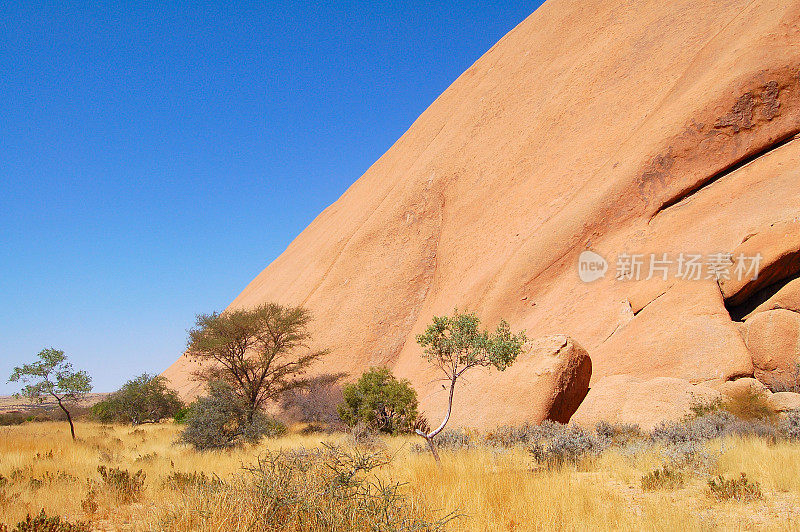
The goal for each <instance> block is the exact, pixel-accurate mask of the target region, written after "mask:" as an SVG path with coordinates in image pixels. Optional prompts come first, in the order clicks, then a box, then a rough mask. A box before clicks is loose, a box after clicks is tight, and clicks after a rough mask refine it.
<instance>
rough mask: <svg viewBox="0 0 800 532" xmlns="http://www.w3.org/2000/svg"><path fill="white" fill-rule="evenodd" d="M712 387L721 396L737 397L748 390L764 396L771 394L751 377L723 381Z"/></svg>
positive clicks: (758, 381) (763, 385)
mask: <svg viewBox="0 0 800 532" xmlns="http://www.w3.org/2000/svg"><path fill="white" fill-rule="evenodd" d="M712 387H713V388H714V389H715V390H717V391H718V392H720V393H722V394H723V395H728V396H732V395H739V394H741V393H742V392H745V391H748V390H749V391H753V392H756V393H759V394H764V395H769V394H770V393H771V392H770V391H769V388H767V386H766V385H765V384H764V383H763V382H761V381H760V380H758V379H754V378H752V377H742V378H741V379H735V380H732V381H725V382H723V383H720V384H717V385H712Z"/></svg>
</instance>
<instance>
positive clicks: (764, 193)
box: [165, 0, 800, 424]
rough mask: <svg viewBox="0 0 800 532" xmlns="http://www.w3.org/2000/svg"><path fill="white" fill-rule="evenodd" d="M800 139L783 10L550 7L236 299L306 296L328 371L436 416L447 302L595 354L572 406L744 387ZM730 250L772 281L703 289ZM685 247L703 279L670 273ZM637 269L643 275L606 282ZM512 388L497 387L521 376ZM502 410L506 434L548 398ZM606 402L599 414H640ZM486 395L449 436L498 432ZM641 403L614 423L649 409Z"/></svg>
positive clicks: (784, 0) (185, 384) (780, 255)
mask: <svg viewBox="0 0 800 532" xmlns="http://www.w3.org/2000/svg"><path fill="white" fill-rule="evenodd" d="M799 132H800V3H798V2H797V1H796V0H791V1H789V0H714V1H709V2H696V1H693V0H673V1H670V2H663V1H661V0H642V1H638V2H628V1H623V0H548V1H547V2H546V3H545V4H544V5H543V6H542V7H541V8H539V9H538V10H537V11H536V12H535V13H533V14H532V15H531V16H530V17H529V18H528V19H526V20H525V21H524V22H522V23H521V24H520V25H519V26H518V27H516V28H515V29H514V30H512V31H511V32H510V33H509V34H508V35H506V36H505V37H504V38H503V39H501V40H500V42H498V43H497V44H496V45H495V46H493V47H492V48H491V49H490V50H489V51H488V52H487V53H486V54H485V55H484V56H483V57H481V58H480V59H479V60H478V61H477V62H476V63H475V64H474V65H473V66H472V67H470V68H469V69H468V70H467V71H466V72H464V74H462V75H461V76H460V77H459V78H458V79H457V80H456V81H455V82H454V83H453V84H452V86H451V87H450V88H448V89H447V90H446V91H445V92H444V93H443V94H442V95H441V96H440V97H439V98H437V100H436V101H435V102H434V103H433V104H432V105H431V106H430V107H429V108H428V109H427V110H426V111H425V112H424V113H423V114H422V115H421V116H420V117H419V119H418V120H417V121H416V122H415V123H414V124H413V125H412V126H411V128H410V129H409V130H408V132H406V134H404V135H403V136H402V137H401V138H400V139H399V140H398V141H397V143H396V144H395V145H394V146H392V148H391V149H390V150H389V151H388V152H387V153H386V154H384V155H383V156H382V157H381V158H380V159H379V160H378V161H377V162H376V163H375V164H374V165H373V166H372V167H371V168H370V169H369V170H368V171H367V172H366V174H364V175H363V176H362V177H361V178H360V179H358V180H357V181H356V182H355V183H354V184H353V185H352V186H351V187H350V188H349V189H348V190H347V191H346V192H345V193H344V194H343V195H342V197H341V198H340V199H339V200H338V201H336V202H335V203H334V204H333V205H331V206H330V207H328V208H327V209H325V211H323V212H322V213H321V214H320V215H319V216H318V217H317V218H316V219H315V220H314V221H313V222H312V223H311V225H309V227H308V228H306V229H305V230H304V231H303V232H302V233H301V234H300V235H299V236H298V237H297V238H296V239H295V240H294V242H292V243H291V245H290V246H289V247H288V248H287V249H286V251H285V252H284V253H283V254H282V255H281V256H280V257H278V258H277V259H276V260H275V261H274V262H273V263H272V264H270V265H269V266H268V267H267V268H266V269H265V270H264V271H263V272H261V274H259V275H258V276H257V277H256V278H255V279H254V280H253V281H252V282H251V283H250V284H249V285H248V286H247V287H246V288H245V289H244V291H243V292H242V293H241V294H240V295H239V296H238V297H237V298H236V299H235V300H234V301H233V302H232V303H231V307H232V308H238V307H247V306H251V305H255V304H258V303H262V302H265V301H277V302H281V303H288V304H302V305H305V306H306V307H308V308H309V309H310V310H311V311H312V312H313V313H314V315H315V318H316V321H315V325H314V331H313V332H314V339H315V342H317V343H318V344H319V345H320V346H325V347H327V348H330V349H331V351H332V354H331V355H330V356H329V357H328V358H327V360H326V361H325V362H324V364H322V365H321V366H320V367H319V368H318V371H319V372H321V373H324V372H338V371H345V372H348V373H349V374H351V375H352V376H353V377H355V376H357V375H358V374H360V373H361V372H362V371H364V370H365V369H366V368H368V367H369V366H372V365H378V364H383V365H387V366H389V367H391V368H392V369H393V371H394V372H395V373H396V374H397V375H398V376H401V377H406V378H408V379H410V380H411V381H412V383H413V384H414V386H415V387H416V388H417V390H418V392H419V395H420V397H421V407H422V409H423V410H424V411H425V412H426V413H427V414H428V415H429V417H431V418H434V417H436V416H437V412H438V411H439V406H440V403H439V399H438V398H437V394H436V392H437V390H438V389H439V384H438V383H437V382H435V374H434V373H433V371H432V370H431V369H430V368H428V367H427V366H426V364H425V361H424V360H423V359H422V358H421V357H420V350H419V348H418V346H417V345H416V343H415V341H414V337H415V335H416V334H418V333H419V332H421V331H422V330H423V329H424V327H425V326H426V325H427V323H428V322H429V321H430V319H431V317H432V316H433V315H435V314H445V313H449V312H451V311H452V309H453V307H455V306H458V307H459V308H461V309H468V310H474V311H476V312H477V313H478V314H479V315H480V316H481V318H482V320H483V322H484V323H485V324H486V325H487V326H490V327H493V326H494V324H496V323H497V321H498V320H499V319H500V318H505V319H507V320H508V321H509V322H510V323H511V325H512V328H513V329H525V330H526V331H527V334H528V337H531V338H535V337H541V336H548V335H558V334H563V335H568V336H569V337H571V338H574V339H575V341H576V342H577V343H579V344H580V345H581V346H583V347H584V348H585V349H586V350H587V351H588V353H589V355H590V356H591V359H592V381H593V382H592V384H591V386H592V392H590V393H589V396H588V397H587V399H586V401H589V400H590V399H591V398H592V396H593V394H596V393H599V390H600V389H601V388H600V383H601V382H602V383H604V384H603V387H610V386H611V385H612V384H613V383H617V384H616V385H618V386H630V385H631V383H651V384H647V385H645V384H637V385H636V386H637V389H639V390H640V392H639V395H638V397H639V403H641V404H647V403H646V402H645V401H646V400H647V398H648V397H650V398H651V399H652V401H659V399H657V398H658V397H662V395H659V394H661V392H660V391H659V390H663V389H664V388H667V387H668V386H666V385H663V383H665V382H666V383H672V382H674V383H677V382H681V383H682V384H681V386H682V387H683V388H685V387H686V386H689V385H692V386H696V385H706V384H707V385H716V384H721V383H722V382H724V381H726V380H729V379H733V378H736V377H748V376H752V375H753V371H754V369H753V363H752V360H751V356H750V353H749V350H748V349H747V347H746V345H745V342H744V340H743V338H742V337H741V336H738V335H737V327H738V326H737V325H736V323H735V321H736V320H741V319H742V318H743V317H745V316H747V315H749V314H750V313H751V312H752V311H753V310H754V309H756V308H757V307H758V306H759V305H760V304H761V303H764V302H765V301H767V299H764V298H763V297H761V296H760V295H759V294H763V292H764V291H767V292H771V291H774V289H775V288H776V287H778V288H779V287H781V286H783V285H786V286H787V287H788V284H786V283H787V281H788V280H790V279H792V278H795V277H796V276H797V274H798V268H800V264H799V263H800V259H799V258H798V256H799V254H798V249H800V247H798V244H800V235H798V232H797V231H796V230H795V229H793V228H795V227H797V224H798V223H799V222H798V221H799V220H800V187H799V186H798V182H800V140H796V139H795V135H797V134H798V133H799ZM587 250H591V251H593V252H594V253H596V254H597V255H599V256H600V257H602V258H601V259H600V260H603V259H604V260H605V261H607V263H606V267H607V270H606V274H605V275H604V276H601V277H600V278H599V279H596V280H594V281H593V282H583V281H582V280H581V277H584V278H586V276H583V275H579V274H580V273H581V272H580V270H579V259H580V257H581V256H582V253H583V252H584V251H587ZM735 252H738V254H737V255H735V256H734V257H733V259H734V262H736V258H737V257H738V255H744V254H750V253H760V254H761V255H762V256H763V261H762V262H761V264H760V265H759V266H760V271H761V272H763V275H761V276H760V277H759V279H753V277H754V272H752V271H749V272H748V271H743V272H741V273H744V274H746V275H745V276H744V277H743V278H742V279H738V277H737V276H736V275H735V270H734V269H733V268H731V269H730V270H729V272H728V274H729V276H730V279H727V278H725V277H724V276H723V277H720V276H719V275H715V274H714V272H715V271H716V272H717V274H719V273H720V272H719V270H718V269H717V270H712V266H713V265H714V264H721V263H723V262H725V261H724V260H721V258H720V257H717V255H718V254H720V253H723V254H724V253H735ZM664 254H666V257H665V255H664ZM693 254H694V255H699V256H701V260H700V263H701V266H702V271H701V272H700V274H699V280H695V278H694V276H693V275H686V273H687V272H686V271H683V272H682V273H683V274H684V275H683V277H682V278H679V275H678V274H679V273H681V272H680V271H679V270H680V269H681V268H682V269H683V270H690V268H688V267H686V266H687V263H686V262H685V261H684V262H680V259H686V258H687V257H689V256H690V255H693ZM651 255H652V256H651ZM631 257H633V258H634V259H636V261H642V262H643V264H642V265H641V268H642V269H641V272H640V273H641V275H639V276H638V277H639V278H638V279H637V278H636V277H637V276H635V275H633V272H631V275H621V277H622V280H617V279H616V277H617V274H618V273H621V274H627V273H628V272H627V269H628V268H627V267H626V266H625V265H626V264H629V262H631V261H630V259H631ZM653 258H658V259H662V258H666V259H668V260H669V261H671V262H670V264H669V268H667V270H664V271H663V272H662V269H659V268H655V269H653V268H652V266H653V264H654V262H655V261H653V260H651V259H653ZM636 261H634V262H636ZM739 262H741V261H739ZM738 264H739V263H738V262H737V265H738ZM661 265H662V266H663V263H662V264H661ZM731 266H732V265H731ZM602 269H603V268H602V267H600V268H599V269H598V270H595V271H602ZM747 269H749V268H747ZM648 278H649V279H648ZM719 281H721V282H719ZM720 284H721V285H722V288H720ZM776 297H777V295H776ZM732 318H733V319H732ZM190 370H191V367H190V363H189V362H188V361H187V360H186V359H185V358H183V357H182V358H181V359H179V360H178V361H177V362H176V363H175V364H174V365H173V366H172V367H170V368H169V369H168V370H167V371H166V372H165V375H166V376H167V377H169V379H170V380H171V381H172V383H173V384H174V385H175V386H177V387H178V388H179V389H180V390H181V391H182V393H184V394H186V395H190V394H192V393H193V392H194V391H195V390H196V385H195V384H194V383H192V382H190V381H189V380H188V378H187V376H188V375H189V372H190ZM512 375H513V379H519V382H510V381H504V382H503V383H502V385H503V386H509V387H510V389H525V386H527V385H528V384H527V383H528V382H530V377H529V376H528V375H526V374H523V372H515V373H509V374H508V375H506V378H507V379H511V378H512V377H511V376H512ZM619 375H627V377H619ZM615 376H616V377H615ZM612 377H613V378H612ZM482 378H485V379H492V378H494V377H493V376H492V375H491V374H487V375H486V376H485V377H473V378H472V381H473V382H472V384H475V385H476V388H475V390H478V388H477V385H478V381H479V379H482ZM609 379H611V380H609ZM614 379H616V380H614ZM657 379H662V380H657ZM663 379H667V380H666V381H665V380H663ZM670 379H673V380H670ZM608 383H612V384H608ZM626 383H628V384H626ZM686 383H689V384H686ZM676 385H677V384H676ZM683 388H681V389H683ZM608 389H610V388H608ZM543 393H544V394H547V393H550V392H549V390H544V391H543ZM503 397H504V401H507V403H508V404H504V405H502V407H503V408H504V409H507V411H508V414H507V415H506V417H504V418H503V421H504V422H506V421H508V422H512V421H522V420H525V419H528V418H529V417H530V416H534V414H533V413H532V412H533V409H534V407H535V408H538V406H535V405H534V406H532V403H531V402H530V400H529V397H530V396H529V395H523V396H520V397H519V398H517V397H515V396H513V395H510V394H509V395H504V396H503ZM608 398H609V399H608V401H607V402H601V401H597V402H595V404H596V405H597V406H596V407H595V408H594V411H597V412H598V414H603V413H604V412H605V413H607V414H608V415H609V416H612V417H613V416H618V417H619V416H623V413H622V412H623V410H621V409H622V408H623V405H625V409H629V408H634V407H635V406H636V404H635V403H633V402H631V401H630V400H629V398H628V396H627V395H626V394H621V393H620V394H616V393H615V394H611V393H610V392H609V395H608ZM480 399H481V397H480V392H478V391H470V390H469V389H468V388H465V389H464V393H463V394H462V395H461V399H460V400H462V401H465V404H466V402H470V401H471V402H470V403H469V404H471V405H474V409H473V410H472V414H471V415H472V417H471V418H467V417H461V418H459V420H458V422H457V424H471V423H481V424H483V423H484V422H483V421H477V420H491V419H492V418H493V416H494V415H495V414H494V413H495V412H496V411H497V407H498V405H496V404H488V402H482V401H481V400H480ZM670 401H672V400H670ZM535 404H538V403H535ZM658 404H663V405H665V406H664V407H663V408H661V407H658V408H659V409H661V410H665V409H666V408H667V406H666V405H668V404H671V403H670V402H669V401H665V402H663V403H658ZM653 405H654V406H653V407H652V408H656V406H655V405H656V403H655V402H654V403H653ZM582 408H583V407H582ZM587 408H588V407H587ZM634 411H635V412H639V414H636V415H629V414H627V413H625V414H624V416H623V417H624V418H625V419H628V420H630V421H637V418H639V417H641V421H645V422H647V421H648V420H649V419H651V418H652V413H651V412H649V411H648V410H647V409H646V408H634ZM579 414H580V410H579ZM539 415H540V414H536V415H535V416H534V417H536V416H539ZM497 421H499V418H498V420H497Z"/></svg>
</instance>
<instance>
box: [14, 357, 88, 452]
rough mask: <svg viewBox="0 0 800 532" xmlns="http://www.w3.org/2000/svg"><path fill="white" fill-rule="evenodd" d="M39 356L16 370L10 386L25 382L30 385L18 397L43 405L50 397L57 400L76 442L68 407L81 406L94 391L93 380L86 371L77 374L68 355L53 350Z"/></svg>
mask: <svg viewBox="0 0 800 532" xmlns="http://www.w3.org/2000/svg"><path fill="white" fill-rule="evenodd" d="M36 356H37V357H38V358H39V360H37V361H35V362H33V363H31V364H25V365H23V366H21V367H16V368H14V372H13V373H12V374H11V377H10V378H9V379H8V382H17V381H19V380H22V382H25V383H30V384H27V385H26V386H25V387H24V388H22V392H21V393H20V394H18V395H22V396H25V397H27V398H28V399H30V400H31V401H34V402H37V403H42V402H44V400H45V398H46V397H47V396H50V397H53V398H54V399H55V400H56V402H57V403H58V406H59V407H60V408H61V410H63V411H64V414H66V416H67V421H68V422H69V430H70V434H72V439H73V440H74V439H75V425H74V424H73V423H72V416H71V415H70V412H69V410H68V409H67V407H66V405H65V403H74V402H77V401H79V400H80V399H82V398H83V397H85V396H86V394H87V393H89V392H90V391H92V378H91V377H89V374H88V373H86V372H85V371H75V370H73V369H72V364H70V363H69V362H68V361H67V357H66V355H65V354H64V351H60V350H58V349H53V348H52V347H50V348H47V349H42V350H41V351H39V354H37V355H36Z"/></svg>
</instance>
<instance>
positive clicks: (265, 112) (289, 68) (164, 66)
mask: <svg viewBox="0 0 800 532" xmlns="http://www.w3.org/2000/svg"><path fill="white" fill-rule="evenodd" d="M539 3H540V2H538V1H522V2H508V3H504V2H477V1H475V2H460V3H454V2H419V3H416V2H415V3H411V2H407V3H406V2H402V3H401V2H372V1H364V2H330V3H328V2H323V3H319V4H317V3H305V2H281V1H278V2H263V3H252V4H251V3H243V4H237V5H232V4H231V3H229V2H219V3H216V2H213V3H212V2H208V3H205V2H203V3H201V2H185V3H184V2H174V3H168V4H170V6H168V7H167V6H164V5H163V4H167V3H152V4H146V3H124V2H108V3H106V2H80V3H72V2H42V3H39V2H36V3H35V4H34V3H33V2H24V3H17V2H4V3H3V4H2V6H0V20H2V24H0V394H8V393H13V392H15V391H17V390H18V387H17V386H16V385H12V384H7V383H6V378H7V377H8V375H9V374H10V373H11V370H12V368H13V366H14V365H16V364H20V363H24V362H29V361H32V360H33V358H34V356H35V354H36V353H37V352H38V351H39V350H40V349H42V348H43V347H49V346H54V347H57V348H60V349H64V350H65V351H66V352H67V354H68V355H69V356H70V357H71V359H72V360H73V362H74V363H75V365H76V366H78V367H80V368H82V369H86V370H88V371H89V372H90V374H91V375H92V376H93V377H94V383H95V389H96V390H97V391H111V390H114V389H116V388H117V387H118V386H119V385H120V384H122V383H123V382H124V381H126V380H127V379H129V378H131V377H133V376H135V375H137V374H140V373H142V372H145V371H147V372H160V371H163V370H164V369H165V368H166V367H167V366H168V365H169V364H170V363H172V362H173V361H174V360H175V359H176V358H177V357H178V355H180V353H181V351H182V350H183V348H184V346H185V342H186V331H187V329H188V328H189V327H191V325H192V324H193V321H194V316H195V315H196V314H198V313H203V312H210V311H212V310H221V309H223V308H224V307H225V306H227V304H228V303H229V302H230V301H231V300H232V299H233V298H234V297H236V295H237V294H238V293H239V292H240V291H241V290H242V289H243V288H244V287H245V286H246V285H247V283H248V282H249V281H250V280H251V279H252V278H253V277H255V276H256V275H257V274H258V273H259V272H260V271H261V270H262V269H263V268H264V267H266V266H267V265H268V264H269V263H270V262H271V261H272V260H273V259H275V258H276V257H277V256H278V255H280V253H281V252H282V251H283V250H284V249H285V248H286V246H287V245H288V244H289V243H290V242H291V241H292V239H293V238H294V237H295V236H296V235H297V234H298V233H300V232H301V231H302V230H303V229H304V228H305V226H306V225H308V223H309V222H311V220H313V218H314V217H315V216H316V215H317V214H318V213H319V212H320V211H321V210H322V209H324V208H325V207H326V206H328V205H329V204H331V203H332V202H334V201H335V200H336V199H337V198H338V197H339V196H340V195H341V194H342V193H343V192H344V191H345V190H346V188H347V187H348V186H349V185H350V184H352V183H353V182H354V181H355V180H356V179H358V177H359V176H360V175H361V174H362V173H363V172H364V171H365V170H366V169H367V168H368V167H369V166H370V165H371V164H372V163H373V162H374V161H375V160H376V159H377V158H378V157H380V156H381V155H382V154H383V153H384V152H385V151H386V150H387V149H388V148H389V147H390V146H391V145H392V143H393V142H394V141H395V140H397V138H399V137H400V136H401V135H402V134H403V133H404V132H405V130H406V129H407V128H408V127H409V126H410V125H411V123H412V122H413V121H414V119H416V118H417V116H419V114H420V113H422V112H423V111H424V110H425V108H426V107H427V106H428V105H429V104H430V103H431V102H432V101H433V100H434V99H435V98H436V97H437V96H438V95H439V94H440V93H441V92H442V91H444V90H445V89H446V88H447V86H448V85H449V84H450V83H452V82H453V81H454V80H455V79H456V78H457V77H458V76H459V75H460V74H461V73H462V72H463V71H464V70H466V68H467V67H469V66H470V65H471V64H472V63H473V62H474V61H475V60H476V59H478V57H480V56H481V54H483V53H484V52H485V51H486V50H488V49H489V47H491V46H492V45H493V44H494V43H495V42H497V41H498V40H499V39H500V37H502V36H503V35H504V34H505V33H507V32H508V31H509V30H511V29H512V28H513V27H514V26H515V25H517V24H518V23H519V22H521V21H522V20H523V19H524V18H525V17H526V16H527V15H529V14H530V13H531V12H533V11H534V10H535V9H536V7H537V6H538V5H539ZM23 4H24V5H23Z"/></svg>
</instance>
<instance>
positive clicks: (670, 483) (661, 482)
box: [642, 466, 683, 491]
mask: <svg viewBox="0 0 800 532" xmlns="http://www.w3.org/2000/svg"><path fill="white" fill-rule="evenodd" d="M682 487H683V473H681V472H680V471H678V470H677V469H673V468H670V467H667V466H663V467H662V468H661V469H656V470H655V471H651V472H650V473H647V474H646V475H644V476H643V477H642V489H643V490H645V491H653V490H663V489H676V488H682Z"/></svg>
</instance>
